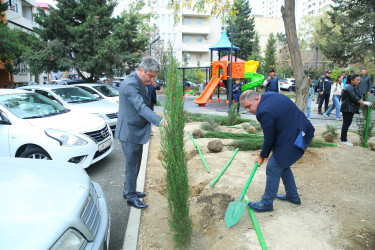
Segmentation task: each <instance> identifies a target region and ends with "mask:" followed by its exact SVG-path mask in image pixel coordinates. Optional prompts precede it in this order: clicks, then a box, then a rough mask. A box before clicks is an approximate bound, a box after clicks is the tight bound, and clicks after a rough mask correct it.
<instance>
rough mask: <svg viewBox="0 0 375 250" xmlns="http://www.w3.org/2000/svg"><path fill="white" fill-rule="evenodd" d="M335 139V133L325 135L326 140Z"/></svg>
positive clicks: (331, 140)
mask: <svg viewBox="0 0 375 250" xmlns="http://www.w3.org/2000/svg"><path fill="white" fill-rule="evenodd" d="M333 139H334V137H333V135H332V134H331V133H328V134H326V135H325V136H324V140H325V141H326V142H333Z"/></svg>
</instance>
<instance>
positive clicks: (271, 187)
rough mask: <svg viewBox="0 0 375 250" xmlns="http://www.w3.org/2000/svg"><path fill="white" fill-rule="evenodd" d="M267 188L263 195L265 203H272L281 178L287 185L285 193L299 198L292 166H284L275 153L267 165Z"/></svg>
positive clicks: (290, 196)
mask: <svg viewBox="0 0 375 250" xmlns="http://www.w3.org/2000/svg"><path fill="white" fill-rule="evenodd" d="M266 175H267V181H266V190H265V191H264V194H263V196H262V200H261V202H262V203H263V204H265V205H272V203H273V201H274V200H275V198H276V194H277V191H278V190H279V184H280V178H281V179H282V180H283V183H284V186H285V193H286V196H287V197H288V198H298V197H299V196H298V192H297V187H296V183H295V181H294V176H293V173H292V170H291V169H290V167H288V168H284V167H282V166H281V165H280V164H278V163H277V161H276V160H275V157H273V155H272V156H271V157H270V158H269V160H268V163H267V167H266Z"/></svg>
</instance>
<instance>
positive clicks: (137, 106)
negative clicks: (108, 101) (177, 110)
mask: <svg viewBox="0 0 375 250" xmlns="http://www.w3.org/2000/svg"><path fill="white" fill-rule="evenodd" d="M146 88H147V87H146V86H144V85H143V83H142V81H141V79H140V78H139V76H138V74H137V72H136V71H134V72H133V73H131V74H130V75H129V76H127V77H126V78H125V80H124V81H123V82H122V83H121V85H120V105H119V112H118V119H117V126H116V133H115V136H116V138H118V139H119V140H120V141H123V142H130V143H135V144H145V143H147V142H148V140H149V139H150V132H151V123H152V124H154V125H155V126H159V123H160V121H161V120H162V117H160V116H158V115H157V114H155V113H154V111H152V110H151V109H150V105H151V98H150V94H149V93H148V91H147V89H146Z"/></svg>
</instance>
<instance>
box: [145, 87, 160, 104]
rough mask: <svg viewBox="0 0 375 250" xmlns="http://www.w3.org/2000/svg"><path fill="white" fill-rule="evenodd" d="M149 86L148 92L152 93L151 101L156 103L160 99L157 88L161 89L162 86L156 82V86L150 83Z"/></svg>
mask: <svg viewBox="0 0 375 250" xmlns="http://www.w3.org/2000/svg"><path fill="white" fill-rule="evenodd" d="M147 87H148V92H149V93H150V97H151V103H153V104H156V103H157V100H158V99H157V97H156V90H160V86H159V85H158V84H156V87H154V85H152V84H150V85H147Z"/></svg>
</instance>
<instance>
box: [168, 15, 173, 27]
mask: <svg viewBox="0 0 375 250" xmlns="http://www.w3.org/2000/svg"><path fill="white" fill-rule="evenodd" d="M171 26H172V15H171V14H168V27H171Z"/></svg>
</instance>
